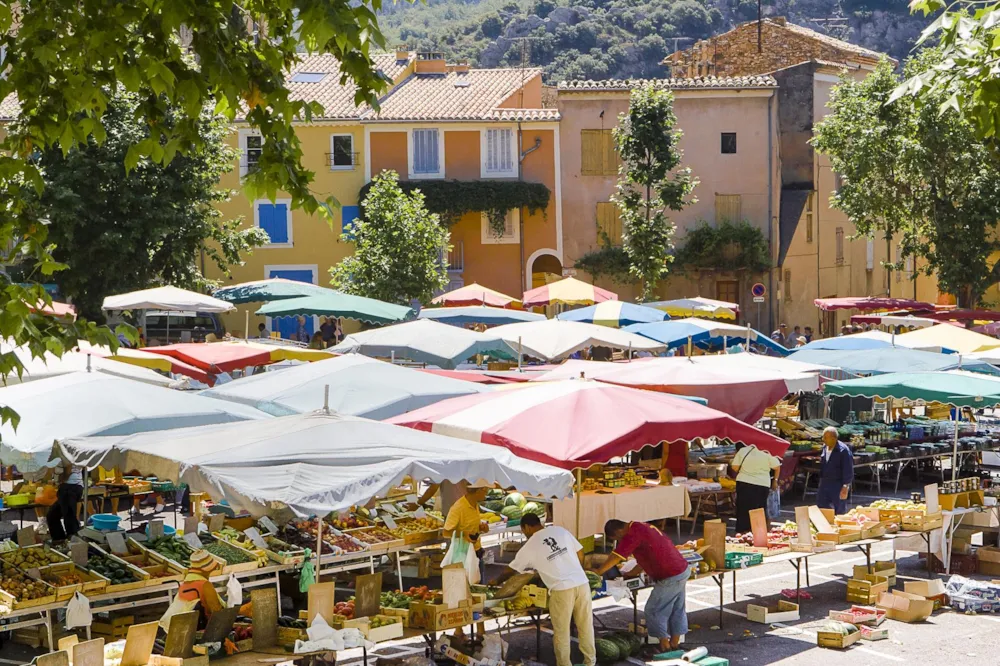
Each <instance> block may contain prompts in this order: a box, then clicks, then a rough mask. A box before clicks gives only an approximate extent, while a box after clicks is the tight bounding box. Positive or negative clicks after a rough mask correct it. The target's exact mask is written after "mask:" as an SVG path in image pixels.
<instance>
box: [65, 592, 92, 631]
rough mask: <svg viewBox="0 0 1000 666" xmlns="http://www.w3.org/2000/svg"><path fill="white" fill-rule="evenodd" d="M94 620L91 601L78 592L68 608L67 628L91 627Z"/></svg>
mask: <svg viewBox="0 0 1000 666" xmlns="http://www.w3.org/2000/svg"><path fill="white" fill-rule="evenodd" d="M92 619H93V615H92V614H91V612H90V600H89V599H87V597H85V596H83V594H81V593H80V592H77V593H76V594H74V595H73V598H72V599H70V600H69V605H68V606H66V628H67V629H73V628H75V627H89V626H90V622H91V620H92Z"/></svg>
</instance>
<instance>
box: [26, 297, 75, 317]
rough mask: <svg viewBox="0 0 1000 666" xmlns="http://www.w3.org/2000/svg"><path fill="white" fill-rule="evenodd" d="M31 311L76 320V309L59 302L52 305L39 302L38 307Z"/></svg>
mask: <svg viewBox="0 0 1000 666" xmlns="http://www.w3.org/2000/svg"><path fill="white" fill-rule="evenodd" d="M31 311H32V312H37V313H39V314H47V315H53V316H55V317H69V318H70V319H76V308H74V307H73V306H72V305H70V304H69V303H60V302H59V301H52V303H51V304H50V305H46V304H45V303H42V302H39V303H38V305H37V306H36V307H33V308H31Z"/></svg>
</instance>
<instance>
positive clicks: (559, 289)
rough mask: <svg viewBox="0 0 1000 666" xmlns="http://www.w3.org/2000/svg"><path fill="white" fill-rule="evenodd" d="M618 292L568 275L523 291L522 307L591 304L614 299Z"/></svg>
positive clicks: (616, 297)
mask: <svg viewBox="0 0 1000 666" xmlns="http://www.w3.org/2000/svg"><path fill="white" fill-rule="evenodd" d="M617 299H618V294H616V293H614V292H612V291H608V290H607V289H601V288H600V287H595V286H594V285H592V284H588V283H586V282H583V281H581V280H577V279H576V278H572V277H568V278H565V279H562V280H559V281H558V282H553V283H551V284H546V285H543V286H541V287H538V288H537V289H532V290H531V291H526V292H524V299H523V300H522V302H523V303H524V307H526V308H530V307H535V306H537V305H553V304H555V303H561V304H563V305H593V304H594V303H600V302H602V301H614V300H617Z"/></svg>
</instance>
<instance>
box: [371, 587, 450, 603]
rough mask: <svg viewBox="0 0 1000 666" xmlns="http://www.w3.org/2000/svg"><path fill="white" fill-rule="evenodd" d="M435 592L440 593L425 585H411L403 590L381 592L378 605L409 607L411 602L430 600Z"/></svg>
mask: <svg viewBox="0 0 1000 666" xmlns="http://www.w3.org/2000/svg"><path fill="white" fill-rule="evenodd" d="M436 594H440V592H439V591H438V590H431V589H429V588H428V587H427V586H426V585H423V586H421V587H411V588H410V589H409V590H406V591H405V592H404V591H402V590H396V591H395V592H383V593H382V595H381V597H380V599H379V605H380V606H382V607H383V608H409V607H410V604H411V603H412V602H414V601H430V600H431V599H433V598H434V596H435V595H436Z"/></svg>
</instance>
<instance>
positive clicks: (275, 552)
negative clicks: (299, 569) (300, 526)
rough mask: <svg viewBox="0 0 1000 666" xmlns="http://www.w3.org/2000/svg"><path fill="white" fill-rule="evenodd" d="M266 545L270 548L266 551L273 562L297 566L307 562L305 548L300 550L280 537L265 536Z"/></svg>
mask: <svg viewBox="0 0 1000 666" xmlns="http://www.w3.org/2000/svg"><path fill="white" fill-rule="evenodd" d="M264 543H266V544H267V546H268V548H267V550H266V551H265V552H266V553H267V557H268V559H270V560H271V561H273V562H277V563H278V564H286V565H290V566H297V565H299V564H302V563H303V562H305V561H306V551H305V549H304V548H298V547H296V546H293V545H291V544H288V543H285V542H284V541H282V540H281V539H279V538H278V537H274V536H265V537H264Z"/></svg>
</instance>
